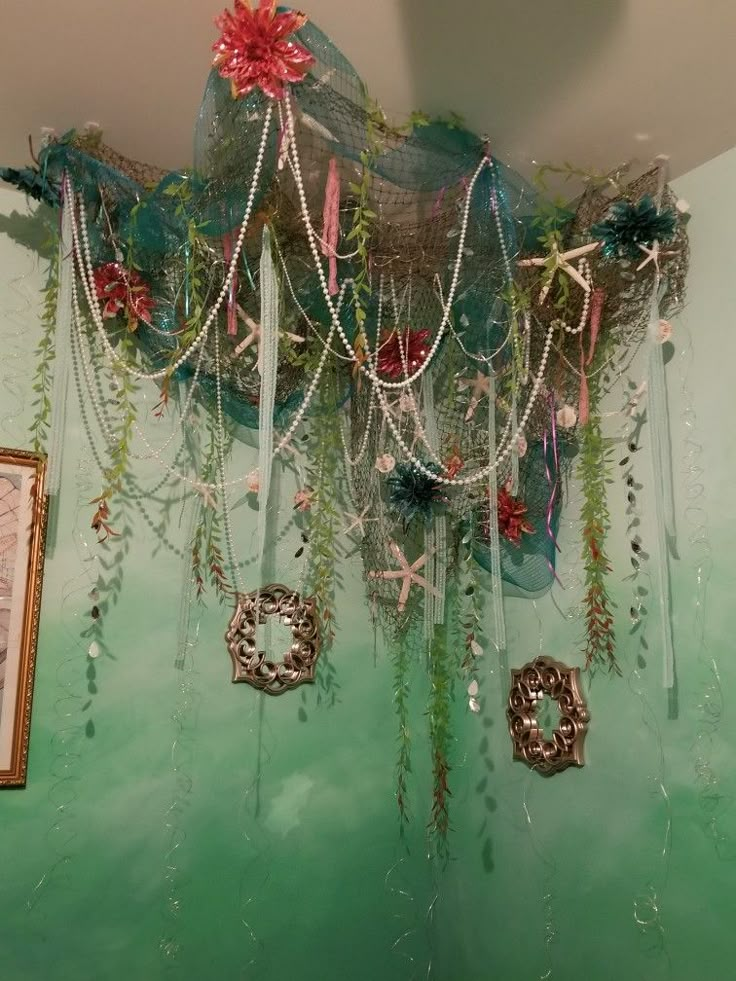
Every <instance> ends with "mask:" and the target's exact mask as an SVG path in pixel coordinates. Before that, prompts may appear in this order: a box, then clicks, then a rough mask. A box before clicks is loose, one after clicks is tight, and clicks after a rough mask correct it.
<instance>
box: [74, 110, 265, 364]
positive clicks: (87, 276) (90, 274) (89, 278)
mask: <svg viewBox="0 0 736 981" xmlns="http://www.w3.org/2000/svg"><path fill="white" fill-rule="evenodd" d="M272 115H273V103H272V102H269V104H268V108H267V110H266V115H265V119H264V123H263V132H262V134H261V141H260V144H259V147H258V156H257V158H256V164H255V168H254V170H253V179H252V181H251V186H250V190H249V192H248V201H247V204H246V210H245V214H244V216H243V221H242V223H241V226H240V232H239V234H238V238H237V241H236V243H235V247H234V248H233V255H232V259H231V261H230V267H229V270H228V274H227V276H226V278H225V281H224V283H223V285H222V289H221V290H220V293H219V295H218V297H217V299H216V301H215V304H214V306H213V307H212V309H211V310H210V313H209V315H208V317H207V319H206V321H205V323H204V324H203V326H202V329H201V330H200V332H199V333H198V334H197V336H196V338H195V339H194V340H193V341H192V343H191V344H190V345H189V347H188V348H187V349H186V351H184V352H183V353H182V355H181V356H180V357H179V358H178V359H177V360H176V361H175V362H174V364H173V365H171V366H169V367H168V368H163V369H162V370H161V371H154V372H143V371H139V370H138V369H137V368H133V367H131V365H130V364H128V363H127V362H126V361H125V360H124V359H123V358H121V357H120V356H119V355H118V354H117V352H116V351H115V349H114V348H113V346H112V345H111V344H110V341H109V339H108V337H107V332H106V330H105V325H104V323H103V318H102V314H101V312H100V305H99V300H98V298H97V294H96V290H95V287H94V268H93V263H92V256H91V250H90V245H89V235H88V229H87V216H86V211H85V208H84V202H83V200H82V198H81V195H80V216H81V222H80V224H81V229H82V247H83V254H84V263H80V264H81V265H82V268H83V270H84V271H83V275H82V281H83V284H84V289H85V293H86V295H87V301H88V303H89V308H90V311H91V312H92V318H93V320H94V322H95V326H96V327H97V330H98V331H99V333H100V335H101V337H102V339H103V342H104V345H105V350H106V353H107V355H108V359H109V360H110V361H111V362H113V363H117V364H119V365H120V367H121V368H122V369H123V370H124V371H126V372H127V373H128V374H130V375H132V376H133V377H134V378H138V379H141V380H147V381H156V380H160V379H161V378H163V377H165V376H166V375H167V374H169V373H173V372H174V371H176V370H177V369H178V368H180V367H181V366H182V365H183V364H184V363H185V362H186V361H187V360H188V359H189V358H190V357H191V356H192V355H193V354H194V352H195V351H196V350H197V348H198V347H199V346H200V345H201V344H202V343H203V342H204V341H205V340H206V339H207V336H208V334H209V331H210V328H211V326H212V324H213V323H214V322H215V319H216V318H217V315H218V313H219V312H220V308H221V307H222V304H223V303H224V301H225V299H226V297H227V295H228V292H229V290H230V285H231V283H232V281H233V277H234V275H235V270H236V269H237V265H238V261H239V259H240V253H241V252H242V249H243V243H244V241H245V235H246V232H247V229H248V224H249V222H250V217H251V213H252V211H253V204H254V201H255V194H256V190H257V188H258V181H259V178H260V175H261V170H262V169H263V158H264V156H265V152H266V142H267V139H268V133H269V128H270V125H271V118H272ZM65 193H66V194H67V195H68V200H69V201H70V203H71V202H73V200H74V196H73V192H72V188H71V182H70V180H69V178H68V177H67V178H66V182H65ZM71 214H72V233H73V241H74V249H75V252H76V253H77V257H78V258H79V234H78V228H77V222H76V216H75V209H74V207H73V205H72V207H71Z"/></svg>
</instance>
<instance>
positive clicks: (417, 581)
mask: <svg viewBox="0 0 736 981" xmlns="http://www.w3.org/2000/svg"><path fill="white" fill-rule="evenodd" d="M388 547H389V549H390V550H391V553H392V555H393V556H394V558H395V559H396V561H397V562H398V563H399V565H400V566H401V568H400V569H387V570H385V571H383V572H369V573H368V578H369V579H401V592H400V593H399V602H398V605H397V607H396V608H397V610H398V612H399V613H403V612H404V610H405V609H406V602H407V600H408V599H409V592H410V591H411V587H412V586H414V585H416V586H421V588H422V589H424V590H425V591H426V592H428V593H431V594H432V595H433V596H439V595H440V594H439V590H437V589H435V587H434V586H430V584H429V583H428V582H427V580H426V579H425V578H424V576H420V575H418V572H419V570H420V569H421V568H422V567H423V566H424V565H426V563H427V553H426V552H425V553H424V555H420V556H419V558H418V559H417V560H416V562H412V564H411V565H409V563H408V561H407V559H406V556H405V555H404V553H403V552H402V551H401V549H400V548H399V546H398V545H397V544H396V542H389V543H388Z"/></svg>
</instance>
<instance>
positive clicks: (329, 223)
mask: <svg viewBox="0 0 736 981" xmlns="http://www.w3.org/2000/svg"><path fill="white" fill-rule="evenodd" d="M322 220H323V225H322V255H326V256H328V258H329V260H330V263H329V265H330V277H329V291H330V296H335V294H336V293H339V292H340V287H339V286H338V285H337V243H338V239H339V236H340V175H339V174H338V172H337V160H336V159H335V157H332V158H331V159H330V165H329V168H328V171H327V184H326V186H325V205H324V210H323V212H322Z"/></svg>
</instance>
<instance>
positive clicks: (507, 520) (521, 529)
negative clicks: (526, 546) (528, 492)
mask: <svg viewBox="0 0 736 981" xmlns="http://www.w3.org/2000/svg"><path fill="white" fill-rule="evenodd" d="M528 510H529V509H528V508H527V506H526V504H525V503H524V502H523V501H522V500H521V498H519V497H514V496H513V494H511V492H510V491H509V489H508V487H501V488H499V491H498V530H499V532H500V533H501V534H502V535H503V537H504V538H506V539H507V540H508V541H510V542H511V544H512V545H516V546H517V547H518V546H519V545H521V536H522V535H532V534H534V528H533V527H532V526H531V525H530V524H529V522H528V521H527V520H526V518H525V517H524V515H525V514H526V513H527V511H528Z"/></svg>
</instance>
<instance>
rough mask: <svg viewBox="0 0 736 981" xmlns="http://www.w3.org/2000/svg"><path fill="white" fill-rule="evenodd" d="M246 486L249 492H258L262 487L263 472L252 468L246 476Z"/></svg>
mask: <svg viewBox="0 0 736 981" xmlns="http://www.w3.org/2000/svg"><path fill="white" fill-rule="evenodd" d="M245 486H246V488H247V490H248V493H249V494H257V493H258V491H259V490H260V489H261V473H260V471H259V470H251V472H250V473H249V474H248V476H247V477H246V478H245Z"/></svg>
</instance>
